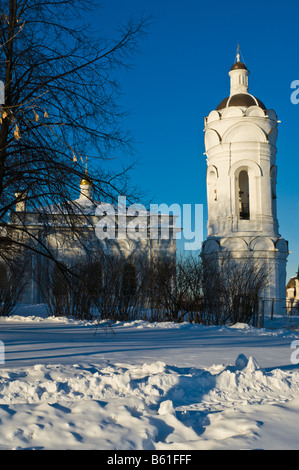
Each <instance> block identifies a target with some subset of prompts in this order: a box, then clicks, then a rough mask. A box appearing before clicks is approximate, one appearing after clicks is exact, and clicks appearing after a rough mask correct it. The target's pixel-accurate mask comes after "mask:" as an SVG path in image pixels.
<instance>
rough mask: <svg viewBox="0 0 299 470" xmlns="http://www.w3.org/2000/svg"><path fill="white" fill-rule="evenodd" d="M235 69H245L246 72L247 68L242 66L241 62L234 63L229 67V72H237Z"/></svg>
mask: <svg viewBox="0 0 299 470" xmlns="http://www.w3.org/2000/svg"><path fill="white" fill-rule="evenodd" d="M237 69H245V70H247V67H246V65H245V64H243V62H240V61H238V62H235V63H234V64H233V65H232V66H231V70H237Z"/></svg>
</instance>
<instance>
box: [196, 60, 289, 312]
mask: <svg viewBox="0 0 299 470" xmlns="http://www.w3.org/2000/svg"><path fill="white" fill-rule="evenodd" d="M248 75H249V71H248V69H247V67H246V66H245V65H244V64H243V63H242V62H240V60H239V57H237V61H236V62H235V63H234V64H233V66H232V67H231V70H230V71H229V76H230V95H229V96H228V97H227V98H225V99H224V100H223V101H222V102H221V103H220V104H219V105H218V106H217V108H216V109H215V110H212V111H211V112H210V114H209V115H208V117H206V118H205V151H206V157H207V196H208V236H207V240H206V241H205V243H204V246H203V254H205V255H209V254H214V256H215V254H216V253H217V254H218V255H219V254H220V253H221V252H224V251H225V250H228V251H230V252H231V253H232V255H233V256H234V257H236V258H240V260H242V259H243V260H244V259H245V258H248V257H249V256H250V257H254V258H259V259H261V260H262V262H264V263H266V265H267V267H268V274H269V286H268V287H267V288H266V289H265V292H264V293H263V298H264V299H267V300H268V299H269V300H270V299H271V302H272V300H273V299H274V305H275V311H276V312H277V311H280V312H282V308H283V299H285V285H286V259H287V255H288V243H287V242H286V241H285V240H284V239H283V238H281V236H280V234H279V229H278V220H277V209H276V175H277V167H276V139H277V132H278V131H277V125H278V121H277V116H276V113H275V112H274V111H273V110H272V109H269V110H267V109H266V107H265V106H264V104H263V103H262V102H261V101H260V100H259V99H257V98H256V97H254V96H253V95H251V94H250V93H249V92H248ZM272 304H273V302H272ZM284 311H285V310H284Z"/></svg>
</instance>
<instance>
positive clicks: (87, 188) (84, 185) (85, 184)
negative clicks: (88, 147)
mask: <svg viewBox="0 0 299 470" xmlns="http://www.w3.org/2000/svg"><path fill="white" fill-rule="evenodd" d="M80 189H81V192H80V199H89V200H90V199H91V195H92V194H91V193H92V180H91V178H90V177H89V176H88V171H87V156H86V159H85V176H84V178H82V179H81V181H80Z"/></svg>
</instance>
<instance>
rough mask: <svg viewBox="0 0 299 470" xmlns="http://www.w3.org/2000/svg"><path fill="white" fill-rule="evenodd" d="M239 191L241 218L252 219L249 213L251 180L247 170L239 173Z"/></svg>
mask: <svg viewBox="0 0 299 470" xmlns="http://www.w3.org/2000/svg"><path fill="white" fill-rule="evenodd" d="M238 189H239V218H240V219H243V220H249V219H250V212H249V178H248V173H247V171H246V170H242V171H240V173H239V178H238Z"/></svg>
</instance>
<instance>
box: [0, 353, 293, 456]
mask: <svg viewBox="0 0 299 470" xmlns="http://www.w3.org/2000/svg"><path fill="white" fill-rule="evenodd" d="M298 390H299V371H298V370H295V371H294V370H293V371H290V370H289V371H288V370H286V371H283V370H281V369H274V370H271V371H265V370H262V369H261V368H260V367H259V365H258V364H257V362H256V360H255V359H254V358H253V357H249V358H247V357H246V356H245V355H244V354H240V355H239V356H238V357H237V358H236V360H235V363H234V365H224V366H217V367H211V368H207V369H201V368H194V367H190V368H188V367H176V366H171V365H167V364H166V363H164V362H163V361H155V362H151V363H143V364H140V365H138V364H134V365H131V364H123V363H122V364H111V363H104V364H102V365H99V364H89V363H87V364H80V365H79V364H77V365H76V364H75V365H42V364H37V365H35V366H31V367H27V368H17V369H2V370H1V371H0V419H1V423H2V426H1V428H0V443H1V444H0V447H2V448H12V447H13V448H19V449H21V448H31V449H40V448H46V449H53V448H55V449H61V448H68V449H71V448H77V449H80V448H82V449H84V448H85V449H86V448H89V449H115V448H118V449H172V448H176V449H180V448H184V446H185V448H189V449H191V448H196V449H200V448H221V446H223V445H224V442H225V441H227V442H230V443H231V442H232V440H234V439H235V442H237V443H238V444H239V443H240V439H241V441H242V445H243V446H246V442H248V440H249V442H251V441H250V439H251V440H252V439H253V440H254V439H257V437H258V436H259V432H260V427H261V425H260V423H259V422H258V421H257V420H256V419H254V417H252V415H251V414H250V410H251V409H252V406H256V405H259V406H260V407H261V408H260V410H263V409H268V408H269V406H270V407H271V406H273V405H275V406H277V405H280V406H281V405H282V404H285V406H291V405H288V403H291V401H292V400H294V399H295V398H296V397H298ZM296 406H297V405H296ZM265 407H268V408H265ZM295 408H296V410H297V411H299V406H297V407H295ZM271 409H272V408H271ZM236 410H238V411H236ZM267 416H269V415H268V414H267ZM296 419H297V418H296ZM240 436H241V437H240Z"/></svg>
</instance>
